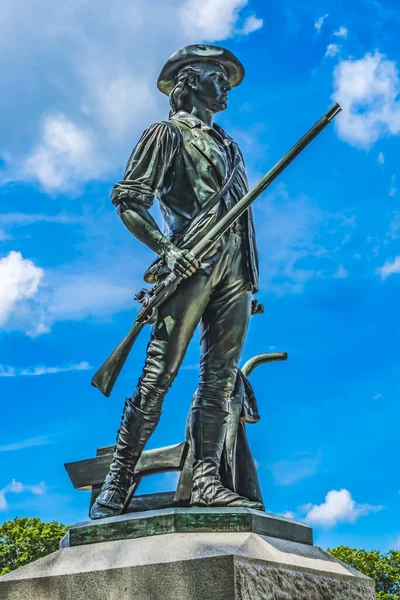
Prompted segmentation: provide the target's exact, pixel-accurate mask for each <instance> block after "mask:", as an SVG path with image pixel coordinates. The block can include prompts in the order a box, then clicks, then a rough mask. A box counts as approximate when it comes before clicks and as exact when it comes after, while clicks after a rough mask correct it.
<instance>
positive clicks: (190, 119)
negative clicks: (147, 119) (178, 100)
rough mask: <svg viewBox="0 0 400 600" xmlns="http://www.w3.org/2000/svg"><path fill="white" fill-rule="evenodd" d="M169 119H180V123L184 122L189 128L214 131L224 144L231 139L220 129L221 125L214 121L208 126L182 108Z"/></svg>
mask: <svg viewBox="0 0 400 600" xmlns="http://www.w3.org/2000/svg"><path fill="white" fill-rule="evenodd" d="M171 120H172V121H173V120H176V121H181V122H182V123H185V125H187V126H188V127H190V128H191V129H193V128H194V127H198V128H199V129H201V130H202V131H216V132H217V133H218V134H219V135H220V136H221V137H222V138H223V139H224V140H225V143H226V145H229V144H230V142H231V141H232V139H231V138H230V137H229V135H227V133H226V132H225V131H224V130H223V129H222V127H220V126H219V125H217V124H216V123H214V125H213V127H210V126H209V125H207V123H204V121H202V120H201V119H198V118H197V117H195V116H194V115H192V114H190V113H188V112H186V111H184V110H180V111H179V112H177V113H176V114H175V115H173V116H172V117H171Z"/></svg>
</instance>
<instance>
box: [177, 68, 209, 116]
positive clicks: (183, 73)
mask: <svg viewBox="0 0 400 600" xmlns="http://www.w3.org/2000/svg"><path fill="white" fill-rule="evenodd" d="M203 69H204V65H203V64H202V63H199V64H196V65H189V66H187V67H183V69H181V70H180V71H179V73H178V75H177V76H176V78H175V86H174V88H173V90H172V91H171V93H170V95H169V103H170V106H171V112H170V117H172V116H173V115H174V114H176V113H177V112H179V111H180V110H186V111H188V112H190V110H191V108H192V107H191V106H188V105H187V101H188V98H189V92H190V88H189V84H188V82H189V78H190V77H193V76H194V77H196V79H199V78H200V76H201V75H202V73H203Z"/></svg>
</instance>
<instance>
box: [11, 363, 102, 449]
mask: <svg viewBox="0 0 400 600" xmlns="http://www.w3.org/2000/svg"><path fill="white" fill-rule="evenodd" d="M91 368H92V367H91V365H90V364H89V363H88V362H86V361H82V362H80V363H77V364H74V365H67V366H66V367H45V366H42V365H39V366H37V367H29V368H27V369H16V368H15V367H6V366H4V365H0V377H24V376H34V377H35V376H38V375H54V374H57V373H69V372H71V371H88V370H90V369H91ZM0 451H1V449H0Z"/></svg>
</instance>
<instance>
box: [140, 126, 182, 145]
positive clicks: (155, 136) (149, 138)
mask: <svg viewBox="0 0 400 600" xmlns="http://www.w3.org/2000/svg"><path fill="white" fill-rule="evenodd" d="M181 139H182V134H181V132H180V130H179V128H178V127H177V126H176V125H175V124H174V123H173V122H172V121H170V120H168V121H156V122H155V123H153V124H152V125H150V126H149V127H147V129H145V130H144V132H143V134H142V137H141V139H140V143H141V145H143V144H145V145H146V146H147V144H149V143H150V144H156V145H157V146H158V145H160V144H161V145H165V144H166V145H167V146H170V145H171V144H172V145H173V146H179V145H180V142H181Z"/></svg>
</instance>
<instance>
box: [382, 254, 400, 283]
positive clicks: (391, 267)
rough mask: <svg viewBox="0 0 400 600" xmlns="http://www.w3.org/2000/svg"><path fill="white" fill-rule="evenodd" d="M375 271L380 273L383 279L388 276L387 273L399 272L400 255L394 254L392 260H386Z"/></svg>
mask: <svg viewBox="0 0 400 600" xmlns="http://www.w3.org/2000/svg"><path fill="white" fill-rule="evenodd" d="M377 272H378V273H379V274H380V276H381V278H382V279H383V281H384V280H385V279H386V278H387V277H389V275H394V274H397V273H400V256H396V258H395V259H394V260H393V261H390V260H388V261H386V262H385V264H384V265H383V266H382V267H379V268H378V269H377Z"/></svg>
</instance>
